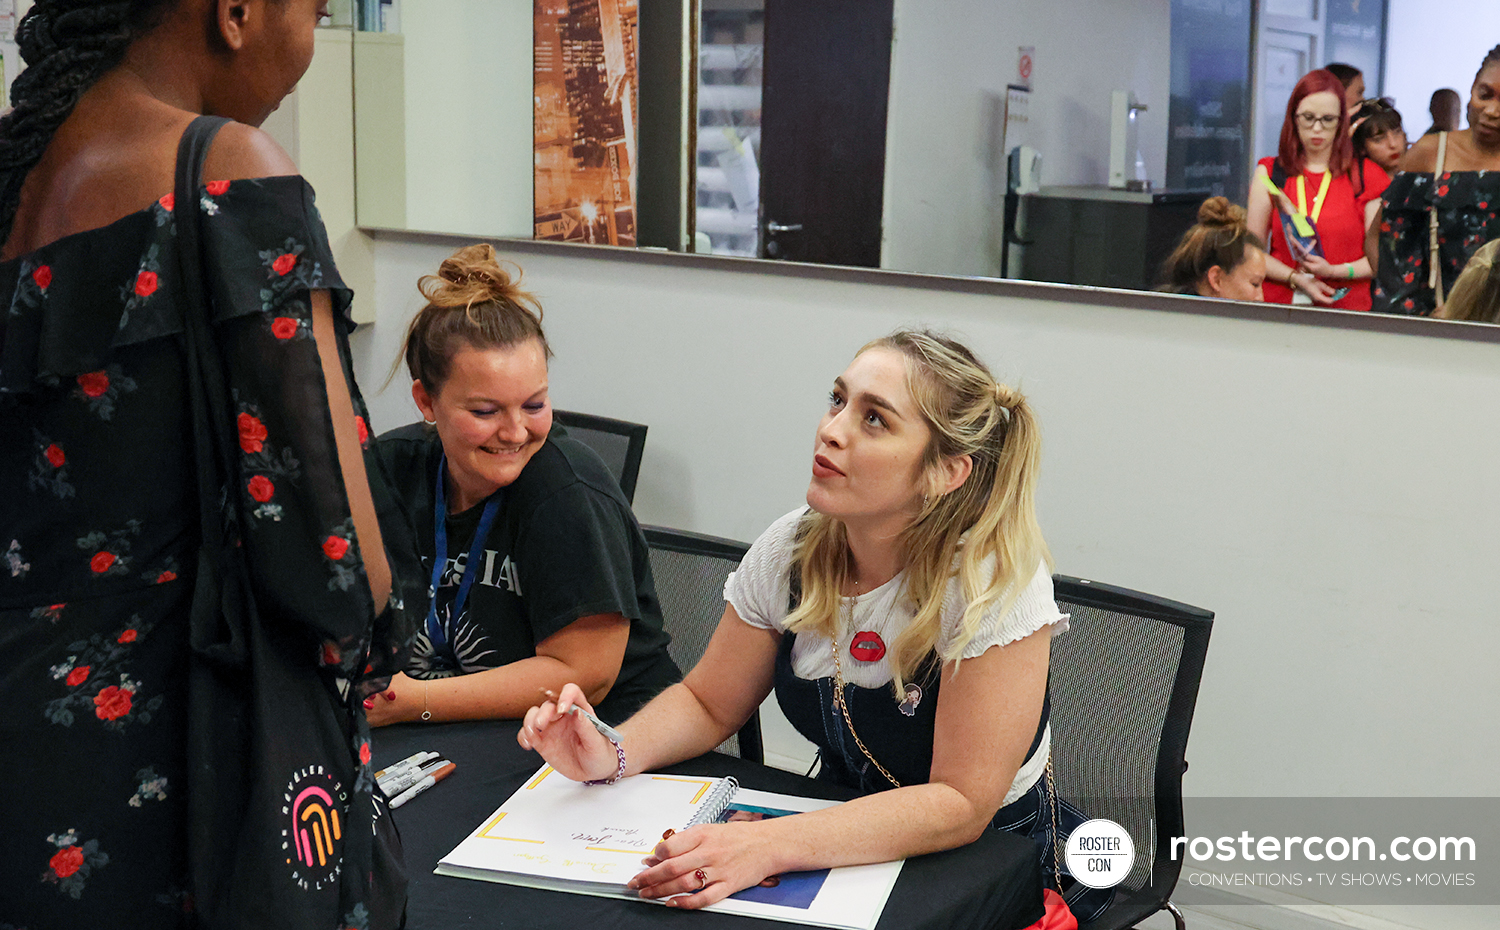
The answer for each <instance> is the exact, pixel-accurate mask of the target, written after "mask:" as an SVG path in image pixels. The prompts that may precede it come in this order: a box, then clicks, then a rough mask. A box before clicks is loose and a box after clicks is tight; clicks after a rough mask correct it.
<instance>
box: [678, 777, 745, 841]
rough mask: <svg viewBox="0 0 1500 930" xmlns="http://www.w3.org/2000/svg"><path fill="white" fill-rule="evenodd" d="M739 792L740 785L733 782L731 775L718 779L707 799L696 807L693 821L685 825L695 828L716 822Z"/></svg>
mask: <svg viewBox="0 0 1500 930" xmlns="http://www.w3.org/2000/svg"><path fill="white" fill-rule="evenodd" d="M739 790H740V783H739V782H738V781H735V778H734V776H733V775H726V776H724V777H723V778H721V779H719V782H718V784H716V785H714V786H713V788H711V789H709V792H708V797H706V798H704V799H703V801H702V803H700V804H699V805H698V810H697V812H696V813H694V814H693V819H692V820H689V821H688V824H687V825H688V826H689V827H696V826H698V825H699V824H704V823H716V822H718V819H719V815H720V814H722V813H724V809H725V808H727V807H728V806H729V804H730V802H731V801H733V800H734V795H735V792H737V791H739ZM684 829H686V827H685V828H684Z"/></svg>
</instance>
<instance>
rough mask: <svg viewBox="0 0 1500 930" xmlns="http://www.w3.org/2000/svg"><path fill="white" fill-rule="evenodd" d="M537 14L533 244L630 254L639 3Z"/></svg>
mask: <svg viewBox="0 0 1500 930" xmlns="http://www.w3.org/2000/svg"><path fill="white" fill-rule="evenodd" d="M534 9H535V23H534V32H533V35H534V43H535V47H534V51H533V67H534V75H535V77H534V82H533V87H534V93H535V98H536V99H535V114H536V115H535V118H534V120H535V121H534V123H533V143H534V146H535V152H536V167H535V187H534V192H533V202H534V208H535V209H534V213H535V232H534V237H535V238H537V239H556V240H562V241H569V242H587V243H597V244H600V245H632V246H633V245H635V242H636V228H635V225H636V224H635V188H636V116H635V114H636V106H637V92H638V87H639V81H638V79H637V62H636V40H637V36H638V34H639V32H638V24H639V15H638V11H637V6H636V0H535V7H534Z"/></svg>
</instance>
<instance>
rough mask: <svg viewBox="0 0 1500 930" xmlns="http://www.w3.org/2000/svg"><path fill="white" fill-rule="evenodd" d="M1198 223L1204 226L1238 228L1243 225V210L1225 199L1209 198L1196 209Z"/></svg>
mask: <svg viewBox="0 0 1500 930" xmlns="http://www.w3.org/2000/svg"><path fill="white" fill-rule="evenodd" d="M1198 222H1200V223H1202V224H1203V225H1204V226H1229V227H1240V226H1243V225H1245V208H1244V207H1242V206H1240V205H1239V204H1237V203H1233V202H1232V201H1230V200H1229V198H1227V197H1210V198H1208V199H1207V200H1205V201H1203V205H1202V206H1200V207H1199V208H1198Z"/></svg>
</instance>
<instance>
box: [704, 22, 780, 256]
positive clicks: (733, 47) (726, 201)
mask: <svg viewBox="0 0 1500 930" xmlns="http://www.w3.org/2000/svg"><path fill="white" fill-rule="evenodd" d="M702 2H703V8H702V20H701V24H700V26H699V36H700V40H699V45H698V151H697V179H696V182H697V204H698V206H697V227H698V233H699V236H698V239H697V242H696V243H695V248H694V251H696V252H703V253H707V252H712V253H713V254H715V255H740V256H750V257H754V256H756V255H759V254H760V231H759V225H758V222H757V217H758V214H759V210H760V88H761V60H762V55H763V53H764V51H765V14H764V12H763V11H762V10H761V8H760V6H761V4H760V0H702ZM705 240H707V241H705Z"/></svg>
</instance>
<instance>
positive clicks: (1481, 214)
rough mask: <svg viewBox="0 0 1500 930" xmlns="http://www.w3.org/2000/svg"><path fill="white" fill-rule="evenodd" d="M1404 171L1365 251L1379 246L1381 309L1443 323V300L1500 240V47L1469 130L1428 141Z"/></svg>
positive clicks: (1481, 76)
mask: <svg viewBox="0 0 1500 930" xmlns="http://www.w3.org/2000/svg"><path fill="white" fill-rule="evenodd" d="M1440 150H1441V156H1442V166H1441V168H1442V170H1438V168H1439V165H1438V160H1439V152H1440ZM1399 168H1400V170H1398V171H1397V172H1396V176H1395V178H1393V179H1392V180H1391V186H1390V187H1389V188H1387V189H1386V192H1385V202H1384V205H1383V206H1382V208H1381V213H1380V215H1379V216H1377V218H1376V222H1375V225H1374V227H1373V228H1372V234H1371V236H1370V237H1369V238H1370V240H1371V241H1369V242H1367V243H1366V246H1365V250H1366V252H1367V253H1373V252H1374V251H1375V248H1374V246H1375V240H1377V239H1378V247H1379V261H1378V265H1377V268H1376V273H1375V309H1376V310H1378V311H1382V312H1385V313H1402V314H1407V315H1411V316H1434V315H1436V316H1439V317H1441V316H1443V313H1442V312H1441V307H1442V303H1443V300H1442V297H1444V296H1446V295H1447V294H1450V293H1452V291H1453V286H1454V284H1455V283H1456V282H1457V281H1458V275H1459V273H1460V272H1462V271H1463V270H1464V266H1465V265H1466V264H1468V262H1469V259H1470V258H1471V257H1472V256H1473V255H1474V253H1475V252H1477V251H1478V250H1479V247H1480V246H1482V245H1484V244H1485V243H1486V242H1488V241H1490V240H1491V239H1496V238H1500V45H1497V46H1495V47H1494V48H1492V49H1490V51H1489V53H1488V54H1487V55H1485V56H1484V61H1483V62H1481V63H1480V66H1479V73H1478V74H1476V75H1475V76H1474V85H1473V87H1471V88H1470V90H1469V126H1468V128H1467V129H1461V130H1458V131H1457V132H1441V133H1431V134H1429V135H1425V136H1423V137H1422V138H1421V139H1420V140H1419V141H1418V142H1417V144H1416V145H1413V146H1412V147H1411V149H1410V150H1409V151H1408V152H1407V153H1406V156H1405V157H1404V158H1402V159H1401V164H1400V166H1399ZM1434 213H1435V214H1436V217H1437V268H1436V269H1434V268H1433V254H1432V252H1433V249H1432V231H1431V224H1432V218H1433V216H1434ZM1434 270H1436V272H1437V275H1436V277H1434V274H1433V272H1434ZM1439 286H1440V287H1441V290H1439Z"/></svg>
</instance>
